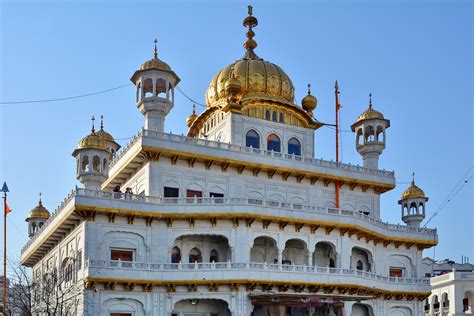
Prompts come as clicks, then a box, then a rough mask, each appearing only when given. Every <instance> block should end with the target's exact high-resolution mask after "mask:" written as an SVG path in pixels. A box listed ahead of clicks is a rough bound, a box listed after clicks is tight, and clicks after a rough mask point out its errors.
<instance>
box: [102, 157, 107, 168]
mask: <svg viewBox="0 0 474 316" xmlns="http://www.w3.org/2000/svg"><path fill="white" fill-rule="evenodd" d="M102 170H107V159H105V158H104V163H103V167H102Z"/></svg>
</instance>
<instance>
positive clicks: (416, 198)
mask: <svg viewBox="0 0 474 316" xmlns="http://www.w3.org/2000/svg"><path fill="white" fill-rule="evenodd" d="M414 176H415V174H414V173H413V180H412V181H411V185H410V186H409V187H408V189H406V190H405V192H403V194H402V197H401V198H400V201H398V204H400V205H401V207H402V220H403V221H404V222H405V223H406V224H407V225H408V226H413V227H420V223H421V222H422V221H423V220H424V219H425V216H426V213H425V205H426V202H428V198H427V197H426V196H425V192H423V190H422V189H420V188H419V187H417V186H416V185H415V177H414Z"/></svg>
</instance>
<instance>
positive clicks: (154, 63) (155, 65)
mask: <svg viewBox="0 0 474 316" xmlns="http://www.w3.org/2000/svg"><path fill="white" fill-rule="evenodd" d="M154 42H155V49H154V51H153V58H152V59H150V60H147V61H146V62H144V63H143V64H142V65H141V66H140V70H147V69H161V70H168V71H170V70H171V67H170V66H169V65H168V64H167V63H165V62H164V61H162V60H161V59H158V49H157V48H156V43H158V40H157V39H156V38H155V41H154Z"/></svg>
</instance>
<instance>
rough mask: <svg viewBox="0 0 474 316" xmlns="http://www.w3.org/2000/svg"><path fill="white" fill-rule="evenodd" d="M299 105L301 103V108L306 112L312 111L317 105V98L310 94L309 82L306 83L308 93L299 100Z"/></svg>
mask: <svg viewBox="0 0 474 316" xmlns="http://www.w3.org/2000/svg"><path fill="white" fill-rule="evenodd" d="M301 105H303V109H304V110H305V111H306V112H308V113H313V111H314V109H316V106H317V105H318V99H316V97H315V96H313V95H312V94H311V85H310V84H308V94H307V95H306V96H305V97H304V98H303V100H301Z"/></svg>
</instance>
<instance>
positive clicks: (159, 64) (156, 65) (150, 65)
mask: <svg viewBox="0 0 474 316" xmlns="http://www.w3.org/2000/svg"><path fill="white" fill-rule="evenodd" d="M147 69H161V70H168V71H170V70H171V67H170V66H169V65H168V64H167V63H165V62H164V61H162V60H161V59H158V57H156V56H155V57H154V58H153V59H150V60H147V61H146V62H144V63H143V64H142V65H141V66H140V70H147Z"/></svg>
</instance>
